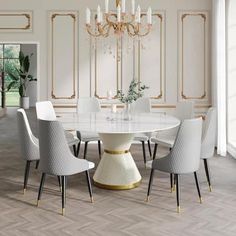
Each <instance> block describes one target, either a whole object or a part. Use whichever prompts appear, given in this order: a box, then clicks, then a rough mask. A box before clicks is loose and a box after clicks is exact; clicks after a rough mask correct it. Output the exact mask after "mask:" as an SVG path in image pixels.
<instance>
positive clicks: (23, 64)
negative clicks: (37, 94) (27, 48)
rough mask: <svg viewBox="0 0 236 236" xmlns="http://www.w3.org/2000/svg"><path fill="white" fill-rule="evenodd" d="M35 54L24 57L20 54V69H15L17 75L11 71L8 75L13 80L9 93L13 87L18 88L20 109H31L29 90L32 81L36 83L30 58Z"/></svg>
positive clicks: (9, 86) (8, 88) (8, 71)
mask: <svg viewBox="0 0 236 236" xmlns="http://www.w3.org/2000/svg"><path fill="white" fill-rule="evenodd" d="M32 55H33V54H31V55H30V56H29V55H24V53H23V52H22V51H20V52H19V63H20V68H17V67H15V71H16V72H15V73H13V72H12V71H10V70H7V71H6V72H7V74H8V75H9V76H10V78H11V80H12V81H11V82H10V83H9V85H8V87H7V91H9V90H10V89H11V88H12V87H18V89H19V95H20V107H22V108H24V109H29V97H28V96H27V88H28V85H29V82H30V81H36V80H37V79H36V78H34V77H33V76H32V75H31V74H30V73H29V69H30V57H31V56H32Z"/></svg>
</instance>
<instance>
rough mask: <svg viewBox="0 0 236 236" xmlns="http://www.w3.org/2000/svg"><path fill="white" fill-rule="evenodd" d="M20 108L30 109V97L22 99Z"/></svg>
mask: <svg viewBox="0 0 236 236" xmlns="http://www.w3.org/2000/svg"><path fill="white" fill-rule="evenodd" d="M20 107H21V108H23V109H29V97H20Z"/></svg>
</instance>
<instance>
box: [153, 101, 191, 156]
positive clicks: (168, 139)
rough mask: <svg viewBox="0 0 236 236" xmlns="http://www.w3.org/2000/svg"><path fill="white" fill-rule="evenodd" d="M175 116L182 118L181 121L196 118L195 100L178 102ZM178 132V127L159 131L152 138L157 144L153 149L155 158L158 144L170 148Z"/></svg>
mask: <svg viewBox="0 0 236 236" xmlns="http://www.w3.org/2000/svg"><path fill="white" fill-rule="evenodd" d="M175 116H176V117H177V118H178V119H180V121H182V120H185V119H192V118H194V102H193V101H183V102H178V103H177V105H176V110H175ZM177 132H178V127H177V128H174V129H171V130H166V131H162V132H160V133H157V135H156V137H152V138H151V142H153V143H154V144H155V145H154V151H153V158H155V156H156V153H157V147H158V145H160V146H163V147H167V148H169V149H171V148H172V147H173V145H174V142H175V138H176V135H177Z"/></svg>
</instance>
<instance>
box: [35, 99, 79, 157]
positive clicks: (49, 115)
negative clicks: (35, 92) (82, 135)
mask: <svg viewBox="0 0 236 236" xmlns="http://www.w3.org/2000/svg"><path fill="white" fill-rule="evenodd" d="M36 113H37V118H38V119H41V120H57V116H56V113H55V110H54V108H53V105H52V103H51V102H50V101H42V102H36ZM65 135H66V140H67V143H68V145H69V146H70V147H73V151H74V154H75V155H76V154H77V145H79V140H78V138H77V137H74V135H73V134H72V133H71V132H69V131H67V130H65Z"/></svg>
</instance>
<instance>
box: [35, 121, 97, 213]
mask: <svg viewBox="0 0 236 236" xmlns="http://www.w3.org/2000/svg"><path fill="white" fill-rule="evenodd" d="M39 146H40V148H39V149H40V163H39V169H40V171H41V172H42V177H41V182H40V187H39V192H38V201H37V205H38V203H39V201H40V199H41V194H42V190H43V185H44V181H45V176H46V174H49V175H56V176H60V178H61V183H62V215H64V212H65V199H66V178H67V176H69V175H74V174H77V173H81V172H86V177H87V183H88V189H89V194H90V199H91V202H92V201H93V196H92V187H91V182H90V177H89V170H90V169H92V168H94V163H92V162H88V161H87V160H83V159H78V158H76V157H75V156H73V154H72V153H71V152H70V149H69V146H68V144H67V140H66V137H65V133H64V129H63V127H62V125H61V124H60V123H59V121H48V120H39Z"/></svg>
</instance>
